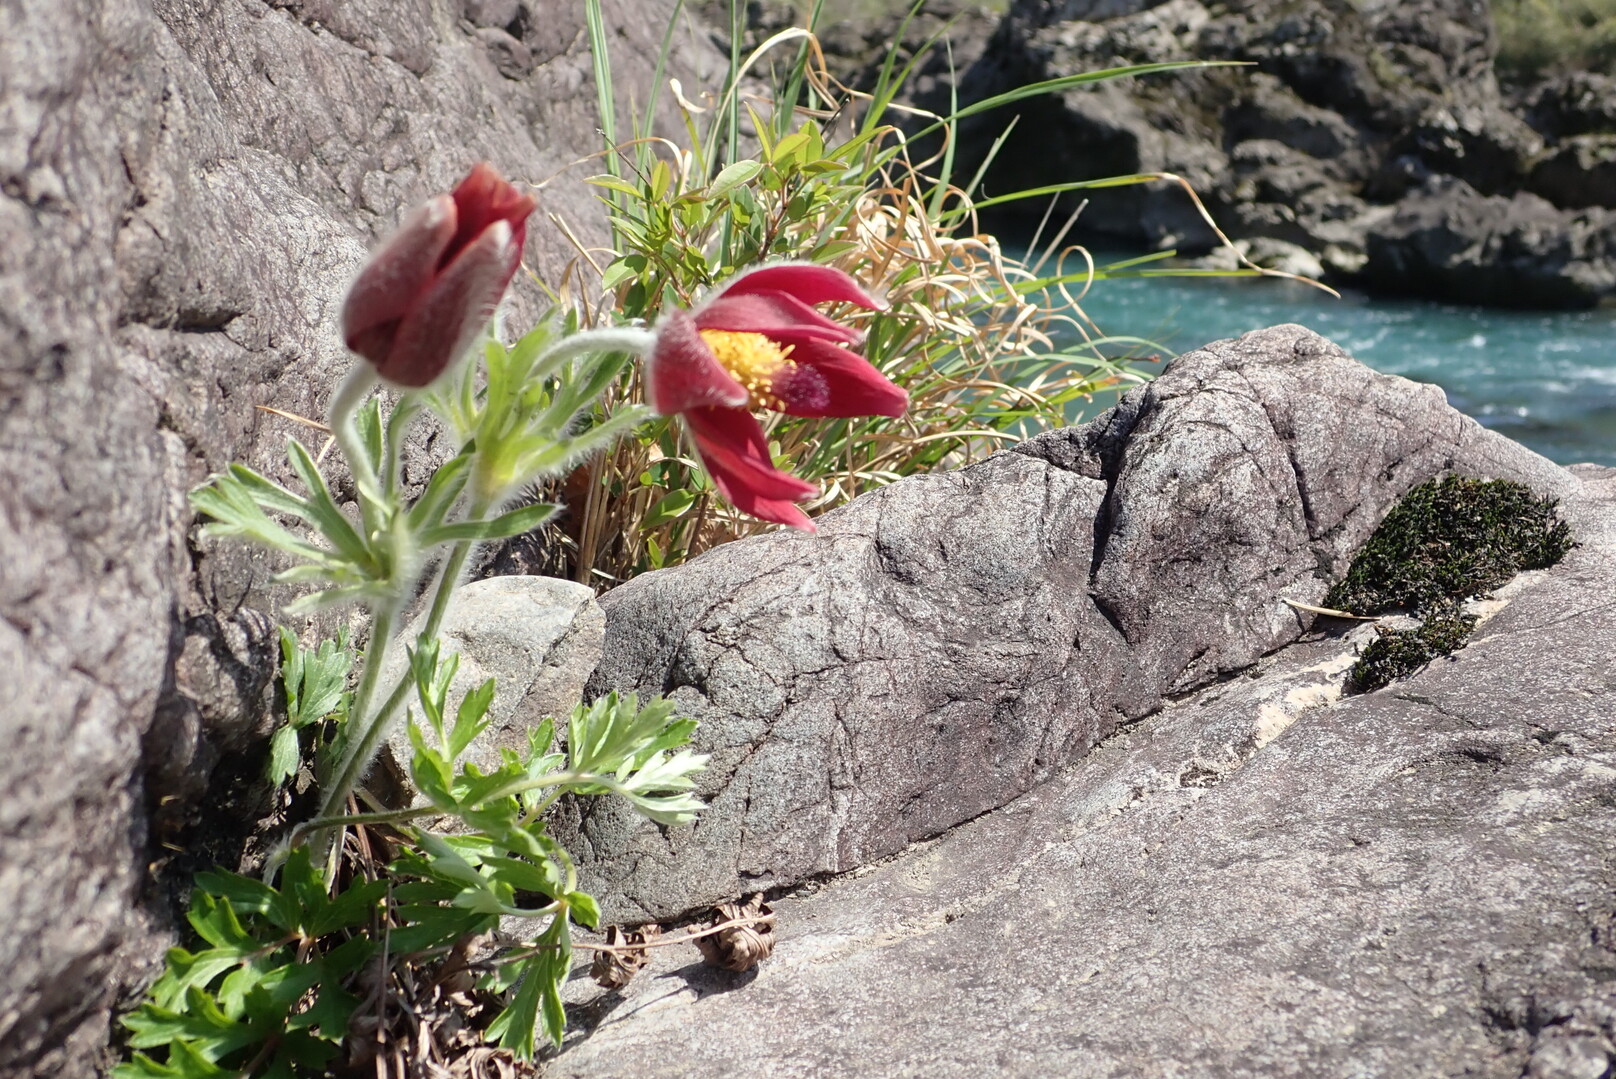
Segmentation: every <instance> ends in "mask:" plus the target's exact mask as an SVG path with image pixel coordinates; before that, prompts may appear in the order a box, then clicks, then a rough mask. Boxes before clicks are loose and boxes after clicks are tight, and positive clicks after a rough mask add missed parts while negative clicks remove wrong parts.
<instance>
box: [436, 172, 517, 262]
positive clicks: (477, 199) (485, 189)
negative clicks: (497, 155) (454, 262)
mask: <svg viewBox="0 0 1616 1079" xmlns="http://www.w3.org/2000/svg"><path fill="white" fill-rule="evenodd" d="M453 198H454V202H455V208H456V209H457V210H458V211H459V215H460V221H459V228H458V229H456V230H455V235H454V242H453V243H452V244H450V245H449V249H448V251H446V252H445V253H444V255H443V262H444V263H447V262H449V260H451V259H453V258H454V257H455V255H456V254H458V253H459V252H460V251H461V249H463V248H465V247H468V246H469V245H470V244H472V243H473V242H474V241H475V240H476V239H477V237H478V236H481V235H482V234H483V231H484V230H485V229H487V228H488V226H490V225H492V224H493V223H494V222H496V221H505V222H507V223H509V224H510V226H511V229H512V231H513V232H514V233H515V234H516V237H517V245H516V248H517V250H518V251H520V250H521V249H522V240H523V239H525V238H526V234H527V215H528V214H530V213H532V212H533V207H534V206H536V205H537V204H538V200H536V199H535V198H534V197H533V196H532V195H524V194H522V193H521V192H520V191H518V190H517V189H516V187H515V186H514V185H512V184H510V183H507V182H506V181H505V180H504V179H503V178H502V177H501V176H500V175H499V173H498V172H497V171H496V170H495V169H494V166H492V165H490V164H489V163H488V162H486V161H483V162H480V163H478V164H477V165H476V166H475V167H474V168H472V170H471V172H469V173H467V174H466V178H465V179H464V180H461V181H460V185H459V186H458V187H456V188H455V189H454V195H453Z"/></svg>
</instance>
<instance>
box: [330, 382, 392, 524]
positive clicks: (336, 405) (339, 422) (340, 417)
mask: <svg viewBox="0 0 1616 1079" xmlns="http://www.w3.org/2000/svg"><path fill="white" fill-rule="evenodd" d="M376 381H377V379H376V372H375V371H374V370H372V369H371V367H370V365H369V364H363V363H356V364H354V365H353V367H351V368H350V369H349V371H348V377H347V378H345V379H343V380H342V385H340V386H338V387H337V392H336V393H334V394H332V395H331V407H330V410H329V415H330V422H331V437H333V438H335V439H336V440H337V447H338V448H339V449H341V450H342V456H343V457H344V458H346V459H347V462H348V471H349V472H351V473H352V474H353V478H354V485H355V486H356V487H358V488H359V495H360V498H359V501H360V504H361V505H364V503H365V502H367V501H368V500H369V499H368V498H367V497H366V496H367V495H370V494H376V493H379V487H380V485H379V483H378V481H377V478H376V473H375V471H374V470H373V469H372V468H371V465H370V457H369V455H368V454H366V453H365V448H364V446H363V445H361V444H360V441H359V430H358V428H356V427H355V426H354V413H356V412H358V411H359V405H360V403H361V402H362V401H364V399H365V396H366V395H367V394H369V393H370V391H371V390H373V389H375V387H376Z"/></svg>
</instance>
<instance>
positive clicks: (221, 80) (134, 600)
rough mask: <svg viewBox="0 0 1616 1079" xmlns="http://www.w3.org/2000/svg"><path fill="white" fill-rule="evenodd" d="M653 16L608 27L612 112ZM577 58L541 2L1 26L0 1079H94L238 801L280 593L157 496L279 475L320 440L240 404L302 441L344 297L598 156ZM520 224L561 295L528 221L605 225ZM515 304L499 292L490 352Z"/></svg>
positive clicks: (323, 393)
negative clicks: (465, 184)
mask: <svg viewBox="0 0 1616 1079" xmlns="http://www.w3.org/2000/svg"><path fill="white" fill-rule="evenodd" d="M672 7H673V5H672V3H671V0H634V2H629V0H607V3H606V4H605V8H606V13H607V14H606V18H607V22H608V24H609V25H610V26H611V27H612V28H613V37H612V45H613V50H614V54H613V61H614V64H615V65H616V68H615V69H616V70H617V72H618V75H619V78H620V80H621V83H622V92H623V97H624V101H623V107H624V108H625V109H626V108H627V98H628V96H629V94H630V93H631V92H632V91H631V90H630V88H631V87H635V86H639V87H644V86H646V85H648V83H649V81H650V73H651V70H652V66H653V62H654V57H655V55H656V52H657V50H658V48H659V46H660V44H661V39H662V35H663V31H664V28H665V27H666V25H667V17H668V14H669V13H670V12H671V10H672ZM584 37H585V35H584V25H583V9H582V7H581V6H580V5H577V4H570V3H559V2H557V3H552V4H539V3H537V2H535V0H504V2H500V3H492V2H490V3H484V2H472V0H207V2H202V0H6V3H4V4H3V5H0V657H3V659H0V673H3V675H4V678H3V683H4V686H5V689H6V693H7V700H6V703H5V706H4V707H3V708H0V742H3V745H4V753H3V754H0V791H3V792H4V794H3V796H0V910H3V911H4V912H5V913H4V919H3V923H0V972H3V973H0V1074H4V1075H6V1076H19V1077H30V1076H53V1077H54V1076H66V1077H72V1076H79V1075H88V1074H92V1073H93V1072H95V1071H98V1070H100V1063H99V1062H100V1061H101V1054H102V1052H103V1050H104V1048H105V1045H106V1041H107V1037H108V1024H109V1019H110V1014H111V1011H112V1010H113V1009H114V1007H119V1006H123V1007H127V1006H128V1004H129V1003H130V999H131V998H132V994H133V993H134V992H135V991H136V990H138V988H139V987H140V986H141V985H142V984H143V983H144V981H145V980H147V979H148V978H149V977H151V976H152V974H153V971H154V966H155V964H156V963H158V962H160V959H161V953H162V949H163V947H164V946H165V945H166V944H168V943H169V942H170V941H169V939H168V937H167V933H168V919H169V917H170V913H171V910H170V906H169V898H170V897H169V896H168V895H165V894H163V893H164V892H165V891H167V887H168V885H167V882H166V881H165V880H164V879H163V878H162V876H161V871H162V868H163V866H164V865H167V866H168V867H169V869H168V872H169V873H171V874H172V875H173V876H174V877H175V878H179V879H188V876H189V870H190V868H192V866H188V865H186V864H185V859H187V858H195V859H198V860H201V859H203V858H206V857H209V853H208V852H205V851H198V850H197V849H196V848H195V846H194V844H191V843H190V842H189V840H188V839H187V838H186V835H185V830H186V828H187V827H188V826H189V825H190V824H191V823H192V821H191V819H190V818H191V817H192V816H194V811H195V807H196V805H197V799H198V797H199V795H200V792H201V791H202V790H203V789H204V788H207V787H208V786H209V784H210V780H211V781H213V782H214V783H215V785H217V777H216V776H210V772H211V771H212V767H213V762H216V761H218V762H222V764H223V766H225V767H227V768H229V769H235V770H236V771H237V772H239V775H238V776H237V778H238V779H239V778H241V777H242V776H245V777H247V778H248V779H250V778H251V777H252V776H254V775H256V774H259V773H260V772H261V767H262V765H261V754H262V747H263V742H264V737H265V735H266V734H267V731H266V730H265V729H264V726H263V721H264V720H265V719H266V716H265V714H264V711H263V706H264V703H265V702H266V701H267V700H268V699H269V694H267V693H266V692H264V691H265V690H266V687H267V684H268V674H269V673H271V672H272V671H273V663H274V657H275V646H274V640H275V638H274V634H273V632H272V631H271V632H267V633H266V632H261V631H264V630H265V629H266V627H267V624H268V622H267V619H266V618H265V617H264V616H263V615H261V614H259V612H273V611H275V610H276V609H277V608H278V607H279V606H280V605H281V603H283V602H284V601H285V600H286V599H288V598H289V595H288V594H287V593H286V592H285V591H277V590H276V589H274V588H271V587H270V586H269V584H268V578H269V576H270V573H271V572H272V571H273V570H274V569H277V568H280V567H278V566H272V565H270V564H268V562H267V561H266V560H264V559H263V558H261V557H260V556H259V555H258V554H257V553H249V552H248V551H247V550H246V548H245V547H241V546H236V545H232V544H222V545H218V546H212V545H207V544H199V543H194V542H192V541H193V540H194V533H193V532H192V531H191V526H192V515H191V512H190V509H189V507H188V506H187V504H186V502H185V498H184V493H185V491H186V490H187V489H189V488H190V487H192V486H194V485H195V484H197V483H198V482H200V481H201V480H202V479H203V478H204V477H205V476H206V475H207V474H208V473H210V472H212V471H214V470H217V469H219V468H222V467H223V466H224V465H225V464H226V463H227V462H229V461H231V460H242V461H245V462H247V463H248V464H251V465H253V466H254V467H256V468H259V469H260V470H262V471H264V472H265V473H266V474H268V475H269V476H271V477H272V478H276V479H281V480H286V479H287V478H288V476H287V469H286V467H285V464H284V460H283V458H282V446H283V443H284V440H285V439H286V438H287V436H288V435H290V434H294V433H296V434H299V435H301V436H302V437H303V438H304V439H305V440H310V439H311V438H313V437H314V436H311V435H310V433H309V432H308V431H307V430H306V429H305V428H302V427H299V426H296V425H295V424H292V423H290V422H288V421H287V420H285V419H282V418H279V417H275V416H271V415H268V414H266V413H263V412H261V411H258V409H257V406H259V405H272V406H274V407H276V408H279V409H282V410H284V411H286V412H291V413H295V414H298V415H302V416H308V417H315V418H318V417H321V416H323V415H324V412H325V404H326V399H327V397H328V395H329V393H330V390H331V389H332V388H333V386H334V385H335V383H336V382H337V380H338V379H339V378H340V377H341V376H342V374H343V373H344V372H345V371H346V370H347V368H348V365H349V363H350V362H352V361H351V360H350V358H349V357H348V356H347V355H345V354H344V352H343V350H342V348H341V343H340V340H339V336H338V333H337V329H336V315H337V310H338V306H339V305H340V304H341V302H342V296H343V293H344V291H345V289H346V287H347V284H348V281H349V279H350V278H351V276H352V275H353V273H354V272H355V271H356V270H357V268H358V265H359V263H360V260H361V259H362V258H363V257H364V254H365V252H366V250H367V249H368V247H369V246H370V244H371V243H372V241H373V240H374V239H375V238H376V237H377V236H378V235H381V234H383V233H386V232H387V231H389V230H390V229H391V228H392V227H393V226H394V224H395V223H396V222H397V221H398V220H399V218H400V217H401V215H402V214H403V213H404V212H405V211H406V210H407V209H408V208H409V207H410V206H411V205H413V204H414V203H416V202H417V201H419V200H421V199H422V198H425V197H426V196H428V195H430V194H434V193H437V192H439V191H443V190H447V188H448V185H450V184H452V183H453V182H455V181H456V180H458V179H459V177H460V176H462V175H463V174H464V173H465V172H466V170H467V169H468V168H469V167H470V166H471V165H472V164H473V163H474V162H476V161H477V160H478V159H481V158H487V159H489V160H491V161H493V162H494V163H495V164H496V166H497V167H498V168H499V169H500V170H501V171H502V172H503V173H505V174H506V175H507V176H511V177H514V178H517V179H521V180H528V181H534V182H537V181H541V180H546V179H549V178H551V177H552V175H553V174H556V173H558V172H560V171H561V170H562V169H563V168H564V167H565V166H567V165H569V164H570V163H571V162H573V161H574V160H576V159H577V158H580V157H582V156H584V155H585V154H588V153H590V152H593V151H594V150H595V149H596V148H597V147H598V146H599V135H598V133H597V131H596V127H597V124H598V120H597V118H596V114H595V105H594V92H593V88H592V86H591V83H590V74H589V73H590V60H589V55H588V50H587V48H586V45H585V41H584ZM686 40H687V39H686V38H679V41H680V43H681V44H680V49H681V54H682V52H683V50H684V47H685V46H684V44H683V42H684V41H686ZM687 59H689V58H688V57H684V56H683V55H681V57H679V58H676V62H675V65H674V66H675V68H677V69H678V70H679V71H680V73H682V74H685V75H686V79H687V85H688V86H690V87H692V92H693V93H694V92H696V89H697V88H698V86H699V80H698V79H696V78H695V77H694V76H692V75H690V74H689V73H688V72H687V71H686V67H687V64H686V60H687ZM671 70H672V69H670V71H671ZM640 100H642V101H643V100H645V97H644V95H643V94H642V95H641V97H640ZM538 197H539V209H540V211H541V212H540V213H539V214H537V215H535V218H534V227H533V229H532V230H530V233H529V242H528V248H527V251H526V253H525V258H526V260H527V263H528V264H529V266H531V267H533V268H535V269H537V270H539V271H541V272H542V273H545V274H546V275H547V276H549V277H550V278H551V279H552V280H554V281H556V282H557V283H559V280H558V271H559V270H560V269H561V267H562V266H564V265H565V264H566V263H567V261H568V260H569V259H570V258H571V257H572V254H573V252H572V250H571V249H570V247H568V246H567V245H566V244H565V243H564V242H563V241H562V240H561V239H560V237H559V234H558V233H556V232H555V231H553V230H552V229H550V228H549V227H548V226H547V225H544V224H543V222H544V221H545V218H544V213H545V212H555V213H558V214H560V215H561V216H563V217H565V218H566V219H567V220H568V221H569V223H570V224H571V225H572V227H573V228H574V229H575V230H577V232H578V235H579V237H580V240H581V242H583V243H586V244H588V243H594V242H598V241H599V240H600V238H602V235H603V232H604V228H603V225H604V222H603V221H602V220H601V218H600V215H599V213H598V209H597V206H596V204H595V202H594V200H593V198H592V197H591V196H590V195H589V194H588V192H587V190H586V189H585V188H584V187H583V185H582V184H581V182H578V181H577V180H576V177H574V176H571V175H569V176H564V177H562V178H561V179H560V180H558V181H557V182H555V183H552V184H549V185H547V186H546V187H545V188H544V189H543V190H542V191H540V192H539V194H538ZM540 296H541V294H540V292H539V290H538V288H537V287H536V286H534V285H533V284H532V283H531V282H529V281H527V280H526V278H525V276H518V278H517V285H516V287H515V289H514V298H513V302H514V306H515V309H516V311H517V312H518V314H517V316H516V317H515V318H513V324H515V325H517V326H520V324H521V322H520V320H522V319H525V318H527V317H530V316H531V315H532V314H533V313H534V312H535V310H536V308H537V307H538V306H539V305H540V303H541V300H540ZM427 441H428V440H427V438H426V436H424V435H423V436H422V438H420V439H418V440H417V444H416V445H414V446H412V454H413V458H412V466H413V464H414V463H419V462H420V461H422V460H425V459H427V458H429V457H430V455H431V453H432V447H431V446H430V445H428V444H427ZM316 445H317V442H316ZM410 479H411V481H412V482H419V481H420V479H421V473H420V471H419V470H418V469H417V470H415V471H413V472H412V473H411V474H410ZM341 489H342V485H341V484H340V483H339V484H338V490H339V492H340V491H341ZM324 628H325V629H326V630H328V631H329V629H330V628H332V627H331V626H330V625H327V626H326V627H324ZM266 642H267V645H268V647H267V648H265V647H263V646H264V645H265V644H266ZM255 753H256V754H258V755H259V756H258V757H255V756H254V754H255ZM153 812H161V813H163V814H167V815H168V816H169V819H168V820H166V821H159V822H157V823H155V824H154V823H153V821H152V820H151V818H150V817H149V814H150V813H153ZM164 842H167V843H173V844H174V846H175V847H181V846H184V847H189V848H190V849H187V850H181V851H178V853H176V850H175V849H172V848H170V847H165V846H162V845H161V844H162V843H164ZM230 853H231V852H229V851H225V852H219V853H218V855H217V856H219V857H222V858H228V856H229V854H230ZM210 860H211V859H210ZM203 864H204V865H205V864H207V862H206V861H204V862H203ZM148 867H150V868H148ZM143 890H147V894H146V896H145V898H146V900H149V901H150V902H149V910H148V909H143V908H142V906H141V903H142V901H143V900H142V892H143Z"/></svg>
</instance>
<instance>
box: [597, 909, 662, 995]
mask: <svg viewBox="0 0 1616 1079" xmlns="http://www.w3.org/2000/svg"><path fill="white" fill-rule="evenodd" d="M661 935H662V927H661V926H660V925H646V926H641V927H640V928H639V929H619V928H618V927H617V926H615V925H614V926H612V927H611V928H609V929H607V930H606V945H607V947H608V948H622V947H627V949H628V950H627V951H599V952H596V953H595V961H594V962H593V963H591V964H590V966H589V976H590V977H591V978H594V979H595V983H596V984H597V985H599V986H601V987H602V988H604V989H621V988H623V987H624V986H625V985H627V984H628V983H629V982H630V981H631V980H632V979H633V977H634V975H636V974H638V973H639V972H640V968H641V967H643V966H645V964H647V963H649V962H650V961H651V953H650V952H648V951H646V950H645V948H644V947H641V945H644V944H646V943H647V942H649V941H653V940H656V939H657V938H658V937H660V936H661Z"/></svg>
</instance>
